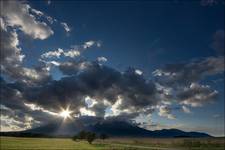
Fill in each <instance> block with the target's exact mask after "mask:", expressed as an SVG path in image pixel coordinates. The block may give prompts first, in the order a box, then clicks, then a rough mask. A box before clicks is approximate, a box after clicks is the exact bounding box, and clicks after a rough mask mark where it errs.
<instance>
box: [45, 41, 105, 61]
mask: <svg viewBox="0 0 225 150" xmlns="http://www.w3.org/2000/svg"><path fill="white" fill-rule="evenodd" d="M98 43H99V42H97V41H87V42H84V44H83V45H75V46H71V47H72V48H70V49H66V50H63V49H62V48H58V49H57V50H52V51H47V52H45V53H43V54H42V55H41V58H42V59H48V58H60V56H65V57H71V58H74V57H78V56H80V55H81V53H82V52H83V51H85V50H86V49H87V48H91V47H92V46H98ZM97 61H99V62H106V61H107V58H105V57H98V58H97Z"/></svg>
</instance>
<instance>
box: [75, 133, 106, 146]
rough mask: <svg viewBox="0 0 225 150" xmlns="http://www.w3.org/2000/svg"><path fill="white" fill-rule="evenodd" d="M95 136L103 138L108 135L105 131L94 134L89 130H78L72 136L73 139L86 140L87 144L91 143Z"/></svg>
mask: <svg viewBox="0 0 225 150" xmlns="http://www.w3.org/2000/svg"><path fill="white" fill-rule="evenodd" d="M96 138H99V139H102V140H105V139H107V138H109V136H108V135H107V134H105V133H101V134H100V135H98V136H97V135H96V133H94V132H89V131H80V132H79V133H78V134H76V135H74V136H73V138H72V139H73V140H74V141H77V140H87V141H88V143H89V144H91V143H92V142H93V141H94V140H95V139H96Z"/></svg>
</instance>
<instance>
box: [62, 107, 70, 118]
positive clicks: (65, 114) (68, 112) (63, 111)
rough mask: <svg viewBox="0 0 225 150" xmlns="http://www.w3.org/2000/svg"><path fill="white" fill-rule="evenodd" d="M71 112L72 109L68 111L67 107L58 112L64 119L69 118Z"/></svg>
mask: <svg viewBox="0 0 225 150" xmlns="http://www.w3.org/2000/svg"><path fill="white" fill-rule="evenodd" d="M71 113H72V111H70V110H69V109H68V108H67V109H66V110H62V111H61V112H60V114H59V115H60V116H61V117H63V118H64V119H67V118H71V115H70V114H71Z"/></svg>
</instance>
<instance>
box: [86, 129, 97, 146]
mask: <svg viewBox="0 0 225 150" xmlns="http://www.w3.org/2000/svg"><path fill="white" fill-rule="evenodd" d="M95 138H96V134H95V133H92V132H88V133H87V137H86V139H87V141H88V143H89V144H91V143H92V142H93V141H94V140H95Z"/></svg>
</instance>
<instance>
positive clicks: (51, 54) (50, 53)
mask: <svg viewBox="0 0 225 150" xmlns="http://www.w3.org/2000/svg"><path fill="white" fill-rule="evenodd" d="M62 53H64V51H63V49H61V48H58V49H57V50H55V51H48V52H46V53H44V54H42V55H41V58H54V57H56V58H59V57H60V56H61V55H62Z"/></svg>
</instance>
